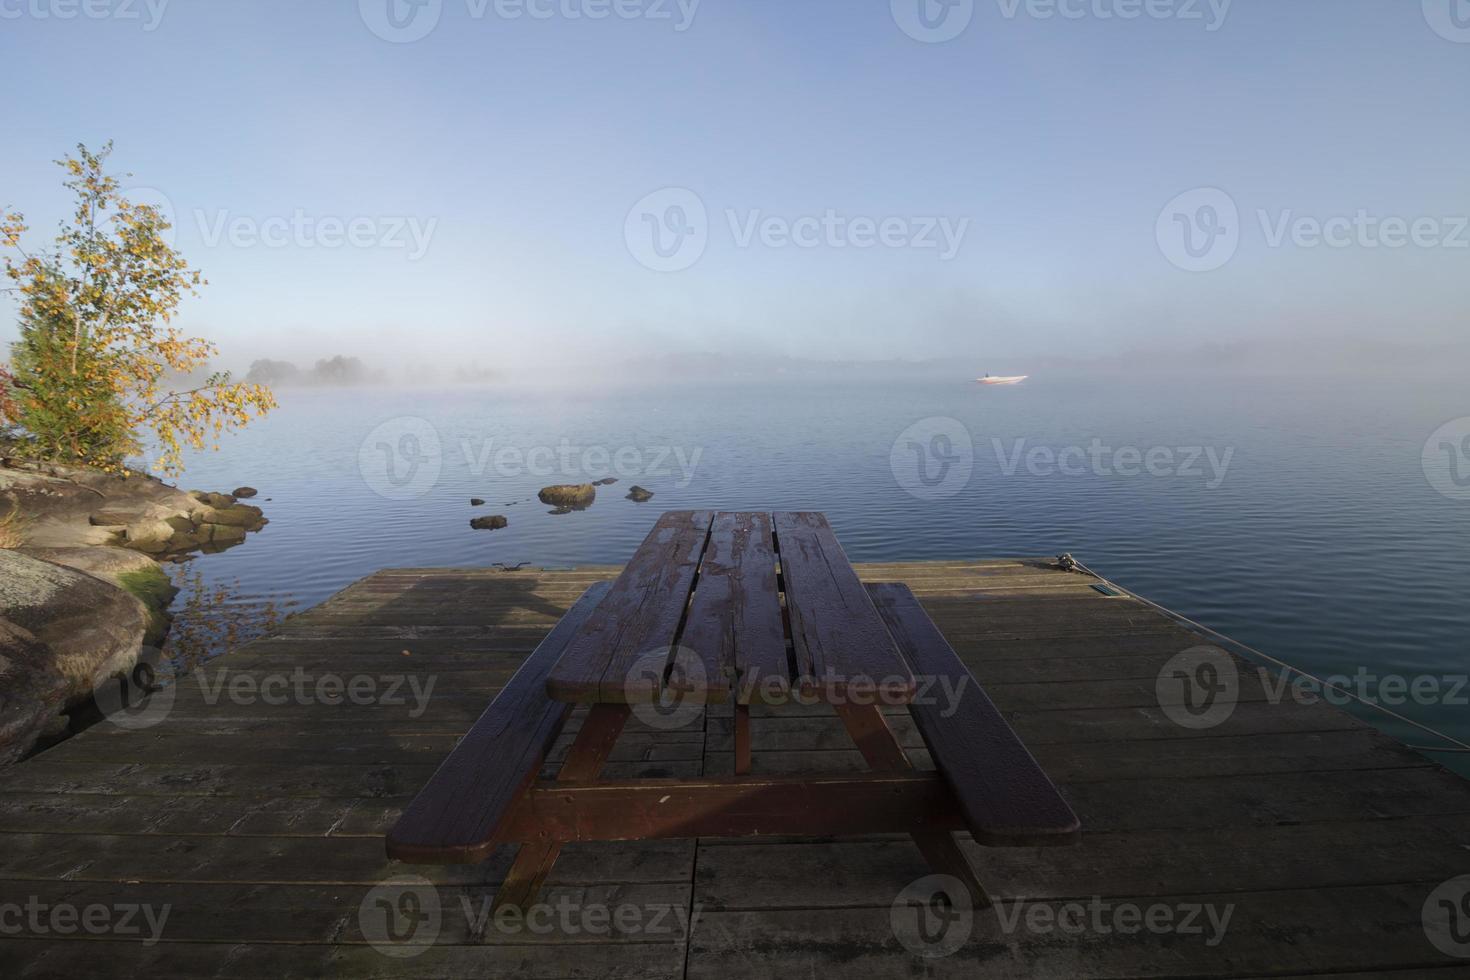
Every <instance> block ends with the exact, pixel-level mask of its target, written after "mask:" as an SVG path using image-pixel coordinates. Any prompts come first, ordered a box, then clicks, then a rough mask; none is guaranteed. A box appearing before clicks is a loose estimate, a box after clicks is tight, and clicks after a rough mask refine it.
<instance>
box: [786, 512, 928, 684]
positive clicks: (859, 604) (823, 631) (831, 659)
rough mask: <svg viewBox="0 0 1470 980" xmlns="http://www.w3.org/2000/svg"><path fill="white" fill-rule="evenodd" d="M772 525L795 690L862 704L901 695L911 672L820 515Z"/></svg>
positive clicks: (800, 515) (799, 514)
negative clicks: (791, 648)
mask: <svg viewBox="0 0 1470 980" xmlns="http://www.w3.org/2000/svg"><path fill="white" fill-rule="evenodd" d="M775 524H776V527H775V531H776V538H777V544H776V547H777V550H779V551H780V554H781V578H782V580H783V583H784V585H785V587H786V611H787V614H788V616H789V617H790V619H791V642H792V645H793V646H794V647H795V649H796V669H797V674H798V679H799V683H800V684H801V690H802V693H803V694H805V695H807V696H809V697H810V696H813V695H816V694H817V693H818V692H819V691H823V692H825V693H824V694H823V695H822V697H823V699H824V700H829V701H850V702H863V703H868V704H871V703H873V701H874V700H875V699H876V700H878V701H881V702H883V703H887V704H892V703H895V702H903V701H908V700H909V698H910V697H912V695H913V693H914V677H913V674H911V673H910V672H909V668H908V665H907V664H905V663H904V662H903V658H902V657H900V656H899V654H898V649H897V648H896V647H894V645H893V640H892V639H891V638H890V637H889V635H888V629H887V627H886V626H884V625H883V620H882V619H881V618H880V617H879V616H878V611H877V610H876V609H874V608H873V601H872V600H871V599H869V598H868V593H867V591H866V590H865V589H864V588H863V586H862V583H861V582H860V581H859V580H858V577H857V575H856V574H855V573H854V572H853V570H852V566H851V565H850V564H849V562H848V560H847V555H846V554H845V553H844V552H843V550H842V545H840V544H838V543H837V536H836V535H835V534H833V533H832V528H831V526H830V525H829V524H828V523H827V518H825V517H823V516H822V515H821V514H818V513H812V512H797V513H784V512H783V513H778V514H776V520H775Z"/></svg>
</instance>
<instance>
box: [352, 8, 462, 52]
mask: <svg viewBox="0 0 1470 980" xmlns="http://www.w3.org/2000/svg"><path fill="white" fill-rule="evenodd" d="M357 9H358V12H359V13H360V14H361V15H362V22H363V23H364V24H366V25H367V27H368V30H370V31H372V32H373V33H374V34H376V35H377V36H378V37H380V38H382V39H383V40H385V41H389V42H391V43H393V44H410V43H412V42H414V41H421V40H423V39H424V38H426V37H428V36H429V34H430V33H431V32H432V31H433V30H434V28H436V27H438V26H439V19H440V17H442V16H443V14H444V0H357Z"/></svg>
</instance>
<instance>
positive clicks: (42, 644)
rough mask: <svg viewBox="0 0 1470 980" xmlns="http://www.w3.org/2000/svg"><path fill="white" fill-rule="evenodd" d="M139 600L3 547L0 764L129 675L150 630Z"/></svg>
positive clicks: (0, 567) (0, 553)
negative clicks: (113, 678) (98, 689)
mask: <svg viewBox="0 0 1470 980" xmlns="http://www.w3.org/2000/svg"><path fill="white" fill-rule="evenodd" d="M149 618H150V617H149V610H148V609H147V607H145V606H144V604H143V603H142V602H141V601H140V600H139V599H137V598H136V597H135V596H132V595H130V594H128V593H127V592H125V591H123V590H122V589H120V588H118V587H116V586H114V585H112V584H111V583H109V582H105V581H103V580H102V579H100V578H95V577H93V576H91V575H88V574H86V573H84V572H79V571H77V570H75V569H72V568H64V567H62V566H60V565H56V564H52V563H51V562H48V561H43V560H41V559H39V558H33V557H31V556H29V555H23V554H21V553H20V552H18V551H4V550H0V623H3V624H4V625H3V626H0V763H4V762H8V761H14V760H15V759H17V758H20V757H21V756H23V755H24V754H25V753H26V752H28V751H29V750H30V749H31V748H32V747H33V746H34V745H35V744H36V743H37V742H38V740H40V738H41V737H42V736H43V735H44V734H45V733H46V731H47V730H48V728H49V727H51V726H50V721H51V719H53V718H54V717H55V716H56V715H57V714H59V713H60V712H62V711H64V710H66V709H67V708H71V707H75V706H77V705H80V704H82V703H84V702H86V701H87V700H89V699H90V698H91V696H92V691H93V686H94V684H95V683H96V681H97V679H98V678H99V677H100V676H110V673H111V672H113V671H117V670H121V671H129V670H131V669H132V668H133V666H134V665H136V664H137V662H138V656H139V653H140V652H141V650H142V649H143V643H144V639H145V638H146V636H147V635H148V632H149Z"/></svg>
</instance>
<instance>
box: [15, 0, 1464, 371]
mask: <svg viewBox="0 0 1470 980" xmlns="http://www.w3.org/2000/svg"><path fill="white" fill-rule="evenodd" d="M919 2H921V0H892V3H890V2H889V0H779V2H778V0H746V2H739V3H737V2H735V0H701V2H699V3H697V4H694V3H693V0H684V3H683V6H682V8H681V7H680V5H679V3H678V2H677V0H485V2H483V3H482V2H480V0H441V2H440V3H439V4H437V5H436V4H434V3H432V2H431V3H429V4H428V5H426V6H423V7H421V8H419V7H414V6H411V5H409V4H407V3H406V2H405V0H362V2H361V3H359V0H312V2H302V0H294V2H293V0H170V2H167V3H166V4H164V3H162V0H152V7H150V6H149V5H148V3H147V2H146V0H0V55H3V56H0V75H3V80H4V83H5V85H6V88H7V90H8V91H9V92H11V93H12V96H11V98H9V99H7V101H6V105H5V109H4V119H3V122H4V132H5V134H6V140H5V153H4V154H3V156H0V205H8V206H11V207H15V208H19V209H21V210H23V211H25V212H26V213H27V215H28V216H29V217H30V218H31V219H32V222H33V224H34V225H35V226H36V232H41V233H49V231H50V229H51V228H52V227H53V226H54V223H55V221H56V219H57V218H58V217H60V215H61V213H62V209H63V207H64V205H65V203H66V202H65V198H64V196H63V193H62V191H61V188H60V186H59V172H58V171H56V169H55V168H54V166H53V165H52V164H51V162H50V161H52V160H53V159H55V158H56V157H58V156H60V155H61V154H63V153H64V152H66V151H67V150H68V149H69V147H71V146H72V145H73V144H75V143H76V142H78V141H85V142H87V143H89V144H92V145H96V144H100V143H102V142H104V141H105V140H107V139H109V138H111V139H114V140H115V141H116V143H117V150H116V153H115V155H114V161H115V163H116V165H117V166H118V168H120V169H126V170H130V171H132V172H133V173H134V174H135V175H136V177H135V178H134V179H133V180H131V181H129V184H130V186H133V187H136V188H139V196H140V197H142V198H143V199H145V200H153V199H156V200H158V201H160V202H166V203H167V205H168V206H169V208H170V209H171V210H172V212H173V213H174V215H175V220H176V223H177V225H178V228H177V233H178V244H179V246H180V247H181V248H182V249H183V250H184V252H185V253H186V255H187V256H188V257H189V258H190V259H191V261H192V262H193V263H194V264H195V265H197V266H198V267H200V268H202V269H203V270H204V272H205V274H206V276H207V277H208V278H209V280H210V283H211V284H210V286H209V287H208V288H207V289H206V290H205V291H204V292H203V294H202V295H201V297H200V298H198V299H196V300H193V301H191V302H190V303H189V304H188V305H187V306H186V307H185V310H184V313H183V322H184V323H185V324H186V325H187V326H189V327H190V328H191V329H194V330H196V331H198V332H200V333H203V334H205V335H206V336H209V337H211V338H213V339H215V340H217V341H218V342H219V343H220V345H221V347H222V349H223V351H224V355H225V360H226V361H227V362H235V363H247V362H248V360H249V359H250V358H253V357H257V356H264V355H272V356H286V357H291V358H295V359H298V360H303V361H309V360H311V359H313V358H315V357H319V356H325V355H327V354H331V353H337V352H345V353H358V354H361V355H363V356H365V357H366V358H368V359H369V360H374V361H376V362H379V363H382V364H384V365H385V366H392V365H395V364H406V363H414V362H434V363H456V362H459V361H463V360H472V359H477V360H479V361H480V362H481V363H492V362H504V363H509V364H515V363H531V362H538V361H546V360H551V359H561V358H569V357H571V358H581V359H587V360H591V361H605V360H606V359H607V358H610V357H623V356H636V355H638V354H641V353H644V352H649V351H660V350H675V351H724V352H731V353H741V354H746V355H752V354H754V355H756V356H772V357H779V356H792V357H842V358H846V357H854V358H894V357H904V358H931V357H942V358H956V359H959V360H961V361H963V362H964V363H965V364H966V365H970V364H973V365H974V366H975V368H976V369H977V370H985V369H987V368H989V367H990V366H992V365H994V366H995V367H996V368H998V369H1000V370H1009V369H1011V368H1013V367H1015V366H1017V365H1019V366H1020V367H1024V366H1025V365H1024V362H1025V360H1026V359H1027V358H1035V357H1042V356H1054V355H1062V354H1070V355H1080V356H1090V355H1092V354H1099V353H1106V352H1110V351H1117V350H1120V349H1130V348H1134V347H1140V348H1150V347H1161V346H1167V347H1175V348H1178V347H1184V348H1187V347H1190V346H1194V345H1198V344H1205V343H1219V342H1228V341H1237V340H1250V341H1257V340H1260V341H1270V340H1272V339H1275V338H1283V337H1285V338H1293V339H1298V340H1300V339H1307V340H1317V339H1320V340H1323V341H1327V340H1331V339H1333V338H1340V337H1355V338H1366V339H1374V340H1384V341H1401V342H1404V343H1433V342H1438V341H1446V340H1453V339H1457V338H1461V337H1463V336H1464V333H1465V322H1466V312H1467V309H1466V308H1467V299H1466V291H1465V283H1466V282H1467V271H1470V231H1467V230H1464V229H1463V228H1462V227H1459V220H1463V216H1466V215H1470V181H1467V179H1466V160H1467V159H1470V152H1467V151H1470V125H1467V113H1470V99H1467V97H1466V96H1467V95H1470V2H1466V0H1453V2H1454V3H1458V4H1460V7H1459V14H1460V15H1461V17H1462V18H1463V19H1462V20H1458V21H1457V20H1453V19H1451V18H1450V14H1451V13H1452V12H1453V11H1452V7H1451V4H1452V0H1427V3H1425V4H1422V5H1421V3H1420V0H1291V2H1281V0H1235V2H1233V3H1230V4H1225V3H1224V0H1215V3H1214V5H1213V6H1212V5H1211V3H1210V2H1209V0H1197V2H1196V0H1147V2H1145V0H1056V2H1053V0H973V3H971V4H969V5H968V6H967V5H966V3H965V2H964V0H960V2H959V3H958V5H957V6H955V7H954V8H953V9H952V10H950V9H947V8H945V7H943V6H941V5H940V4H939V3H938V0H922V2H924V3H926V4H928V5H929V6H928V7H927V10H928V14H929V23H931V24H937V25H939V26H938V27H937V28H936V30H937V31H938V32H939V33H941V34H944V33H954V35H955V36H953V37H952V38H949V39H948V40H943V41H932V40H924V39H922V38H916V37H915V36H911V33H918V34H922V33H923V31H922V30H918V31H913V30H912V29H913V26H914V25H915V24H917V23H919V21H917V20H916V19H915V10H916V9H917V8H916V4H918V3H919ZM1057 2H1059V3H1060V5H1061V7H1060V9H1057ZM84 3H85V4H90V6H85V9H83V8H84ZM389 3H392V4H394V5H395V7H394V9H395V10H396V12H397V14H398V22H399V23H402V24H406V25H408V26H407V28H406V33H407V34H415V33H421V32H426V33H424V36H422V37H420V38H418V39H416V40H408V41H393V40H388V39H385V37H383V36H380V35H388V36H393V35H394V31H393V29H392V28H391V27H388V26H387V25H388V23H389V22H388V21H387V20H386V19H385V13H384V11H385V10H386V8H387V5H388V4H389ZM160 5H161V6H160ZM906 5H907V6H906ZM1441 8H1442V9H1441ZM603 11H605V12H607V14H608V15H607V16H605V17H601V18H595V17H594V16H593V15H594V14H596V13H598V12H603ZM1150 11H1151V12H1152V13H1150ZM533 12H534V13H536V14H537V16H532V15H531V14H532V13H533ZM1048 12H1051V15H1050V16H1048ZM1129 12H1139V14H1138V16H1135V17H1131V18H1125V17H1124V16H1122V15H1123V14H1124V13H1129ZM72 13H74V14H75V16H65V15H67V14H72ZM88 13H90V16H89V15H88ZM1063 13H1065V14H1066V16H1063ZM517 14H519V15H518V16H517ZM572 14H576V15H578V16H571V15H572ZM543 15H544V16H543ZM946 16H948V17H949V18H952V19H948V20H946V19H945V17H946ZM965 16H968V18H969V19H968V21H967V22H965V21H964V17H965ZM416 18H417V19H416ZM953 18H958V19H953ZM1462 24H1463V25H1464V26H1463V27H1462V26H1461V25H1462ZM906 26H907V27H909V28H910V29H911V31H910V32H909V33H906V31H905V27H906ZM960 27H962V28H963V29H960ZM374 28H376V29H377V30H376V32H375V29H374ZM400 36H402V35H400ZM669 188H674V189H677V190H675V191H672V192H670V191H667V190H666V189H669ZM1202 189H1216V191H1208V190H1202ZM659 192H663V193H661V194H660V193H659ZM1189 192H1193V194H1192V195H1191V194H1190V193H1189ZM1218 192H1224V194H1225V198H1224V200H1225V201H1226V202H1228V205H1229V206H1233V207H1234V208H1235V209H1236V211H1237V212H1238V216H1234V217H1232V216H1231V215H1229V214H1226V215H1223V218H1225V219H1230V220H1228V221H1227V222H1226V223H1227V224H1228V225H1229V226H1231V227H1233V228H1234V230H1235V235H1234V238H1233V239H1232V237H1231V236H1230V235H1229V234H1226V235H1224V236H1223V238H1222V237H1220V236H1218V235H1217V236H1215V238H1219V241H1218V242H1217V243H1216V244H1213V245H1212V244H1211V242H1213V241H1215V238H1212V237H1210V235H1211V234H1212V233H1210V232H1209V231H1208V228H1207V225H1208V227H1220V222H1219V221H1215V222H1214V224H1209V222H1210V221H1211V220H1212V219H1213V218H1215V217H1222V216H1221V215H1220V211H1219V208H1218V207H1216V205H1218V204H1219V203H1220V202H1221V198H1220V197H1219V196H1218ZM1202 193H1203V194H1205V196H1201V194H1202ZM650 195H652V196H651V197H650ZM690 195H692V198H691V197H690ZM1180 195H1185V196H1184V197H1182V198H1181V197H1180ZM691 200H692V201H693V202H694V203H695V205H696V206H697V208H699V209H702V210H703V212H704V213H703V215H702V216H701V215H700V214H698V213H695V212H694V211H693V210H691V208H690V207H685V205H686V204H689V203H690V202H691ZM1175 201H1177V203H1176V204H1175V206H1174V207H1173V209H1172V213H1168V214H1166V213H1164V212H1165V210H1166V205H1169V204H1170V203H1171V202H1175ZM640 202H644V204H643V206H642V209H641V211H640V210H639V208H637V207H635V206H637V205H639V204H640ZM675 206H677V207H679V208H682V210H671V208H673V207H675ZM1206 208H1215V210H1214V211H1212V212H1209V213H1206V210H1204V209H1206ZM1360 212H1361V215H1360ZM1161 215H1162V220H1161ZM1354 216H1359V217H1358V219H1357V221H1356V223H1353V226H1352V229H1351V230H1347V226H1346V225H1344V224H1343V222H1350V223H1351V219H1353V218H1354ZM1385 219H1388V222H1389V223H1388V224H1387V225H1385V224H1384V220H1385ZM1395 219H1397V220H1399V221H1400V222H1402V224H1403V225H1404V226H1405V227H1406V228H1407V227H1412V226H1413V223H1414V222H1420V224H1419V226H1418V228H1417V241H1411V242H1408V243H1407V244H1403V245H1400V246H1398V247H1388V246H1387V245H1385V244H1383V242H1384V240H1385V235H1386V236H1387V240H1389V241H1392V240H1394V237H1395V234H1396V233H1398V232H1401V231H1402V229H1396V228H1395V227H1394V225H1393V224H1392V222H1393V221H1394V220H1395ZM1457 219H1459V220H1457ZM1303 221H1305V222H1306V223H1305V224H1301V222H1303ZM1334 221H1336V222H1337V224H1336V225H1335V228H1336V232H1337V235H1338V237H1337V239H1336V240H1337V241H1338V242H1339V243H1340V244H1339V245H1338V246H1335V247H1334V246H1329V245H1326V244H1323V243H1321V242H1320V241H1317V240H1316V239H1314V237H1313V234H1312V229H1313V223H1314V222H1315V223H1317V224H1321V225H1327V226H1332V223H1333V222H1334ZM1426 221H1428V222H1429V223H1424V222H1426ZM824 222H825V224H824ZM293 226H294V227H293ZM946 227H947V228H948V229H949V231H950V238H949V240H948V241H946V239H945V238H944V236H943V235H942V234H941V229H943V228H946ZM676 228H677V229H684V230H685V231H689V232H692V234H690V235H686V236H684V238H677V237H675V236H674V234H673V231H672V229H676ZM882 228H886V229H887V233H886V240H885V241H879V242H877V243H875V242H874V239H876V238H877V237H878V230H879V229H882ZM1186 228H1188V229H1190V232H1189V233H1190V234H1191V235H1196V236H1198V237H1197V238H1196V239H1194V242H1195V244H1196V246H1202V247H1205V248H1206V252H1208V253H1210V254H1206V255H1205V256H1204V258H1203V259H1195V258H1191V257H1190V255H1189V253H1188V252H1187V251H1181V250H1180V246H1179V243H1178V242H1177V241H1171V240H1170V238H1169V236H1170V235H1171V234H1177V235H1183V234H1184V233H1185V229H1186ZM349 229H355V231H354V232H353V235H352V236H348V234H347V232H348V230H349ZM654 229H659V232H660V235H661V236H664V237H663V245H664V247H665V250H668V249H669V248H673V249H674V254H673V255H672V258H670V259H661V258H659V257H658V254H657V253H656V252H654V251H650V248H649V244H650V242H651V240H652V239H651V237H650V236H652V234H653V231H654ZM834 229H835V230H834ZM747 235H748V237H747ZM415 236H417V237H415ZM640 236H643V237H641V238H640ZM793 236H794V237H796V238H800V239H802V240H803V241H805V242H807V243H808V247H802V246H798V245H796V244H793V243H792V242H791V241H790V239H791V238H792V237H793ZM348 237H354V238H355V240H354V241H344V239H345V238H348ZM1399 237H1400V238H1402V237H1403V235H1402V234H1399ZM1375 242H1377V243H1378V244H1377V246H1376V247H1374V245H1373V243H1375ZM1457 243H1458V245H1457ZM1460 245H1463V246H1464V247H1459V246H1460ZM1222 260H1223V261H1222ZM670 262H671V263H672V264H673V265H675V266H678V268H676V269H673V270H672V271H660V269H659V268H657V267H658V266H659V265H660V263H665V264H667V263H670ZM1192 264H1195V265H1197V264H1203V265H1208V266H1211V268H1208V269H1206V270H1202V271H1201V270H1198V269H1193V270H1192V269H1191V268H1190V266H1191V265H1192ZM650 265H653V266H655V268H650V267H649V266H650ZM1181 265H1182V266H1184V267H1181ZM11 321H12V317H10V316H9V315H8V313H7V315H5V316H4V318H3V322H0V339H8V338H9V337H10V336H13V330H14V328H13V324H12V322H11Z"/></svg>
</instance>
